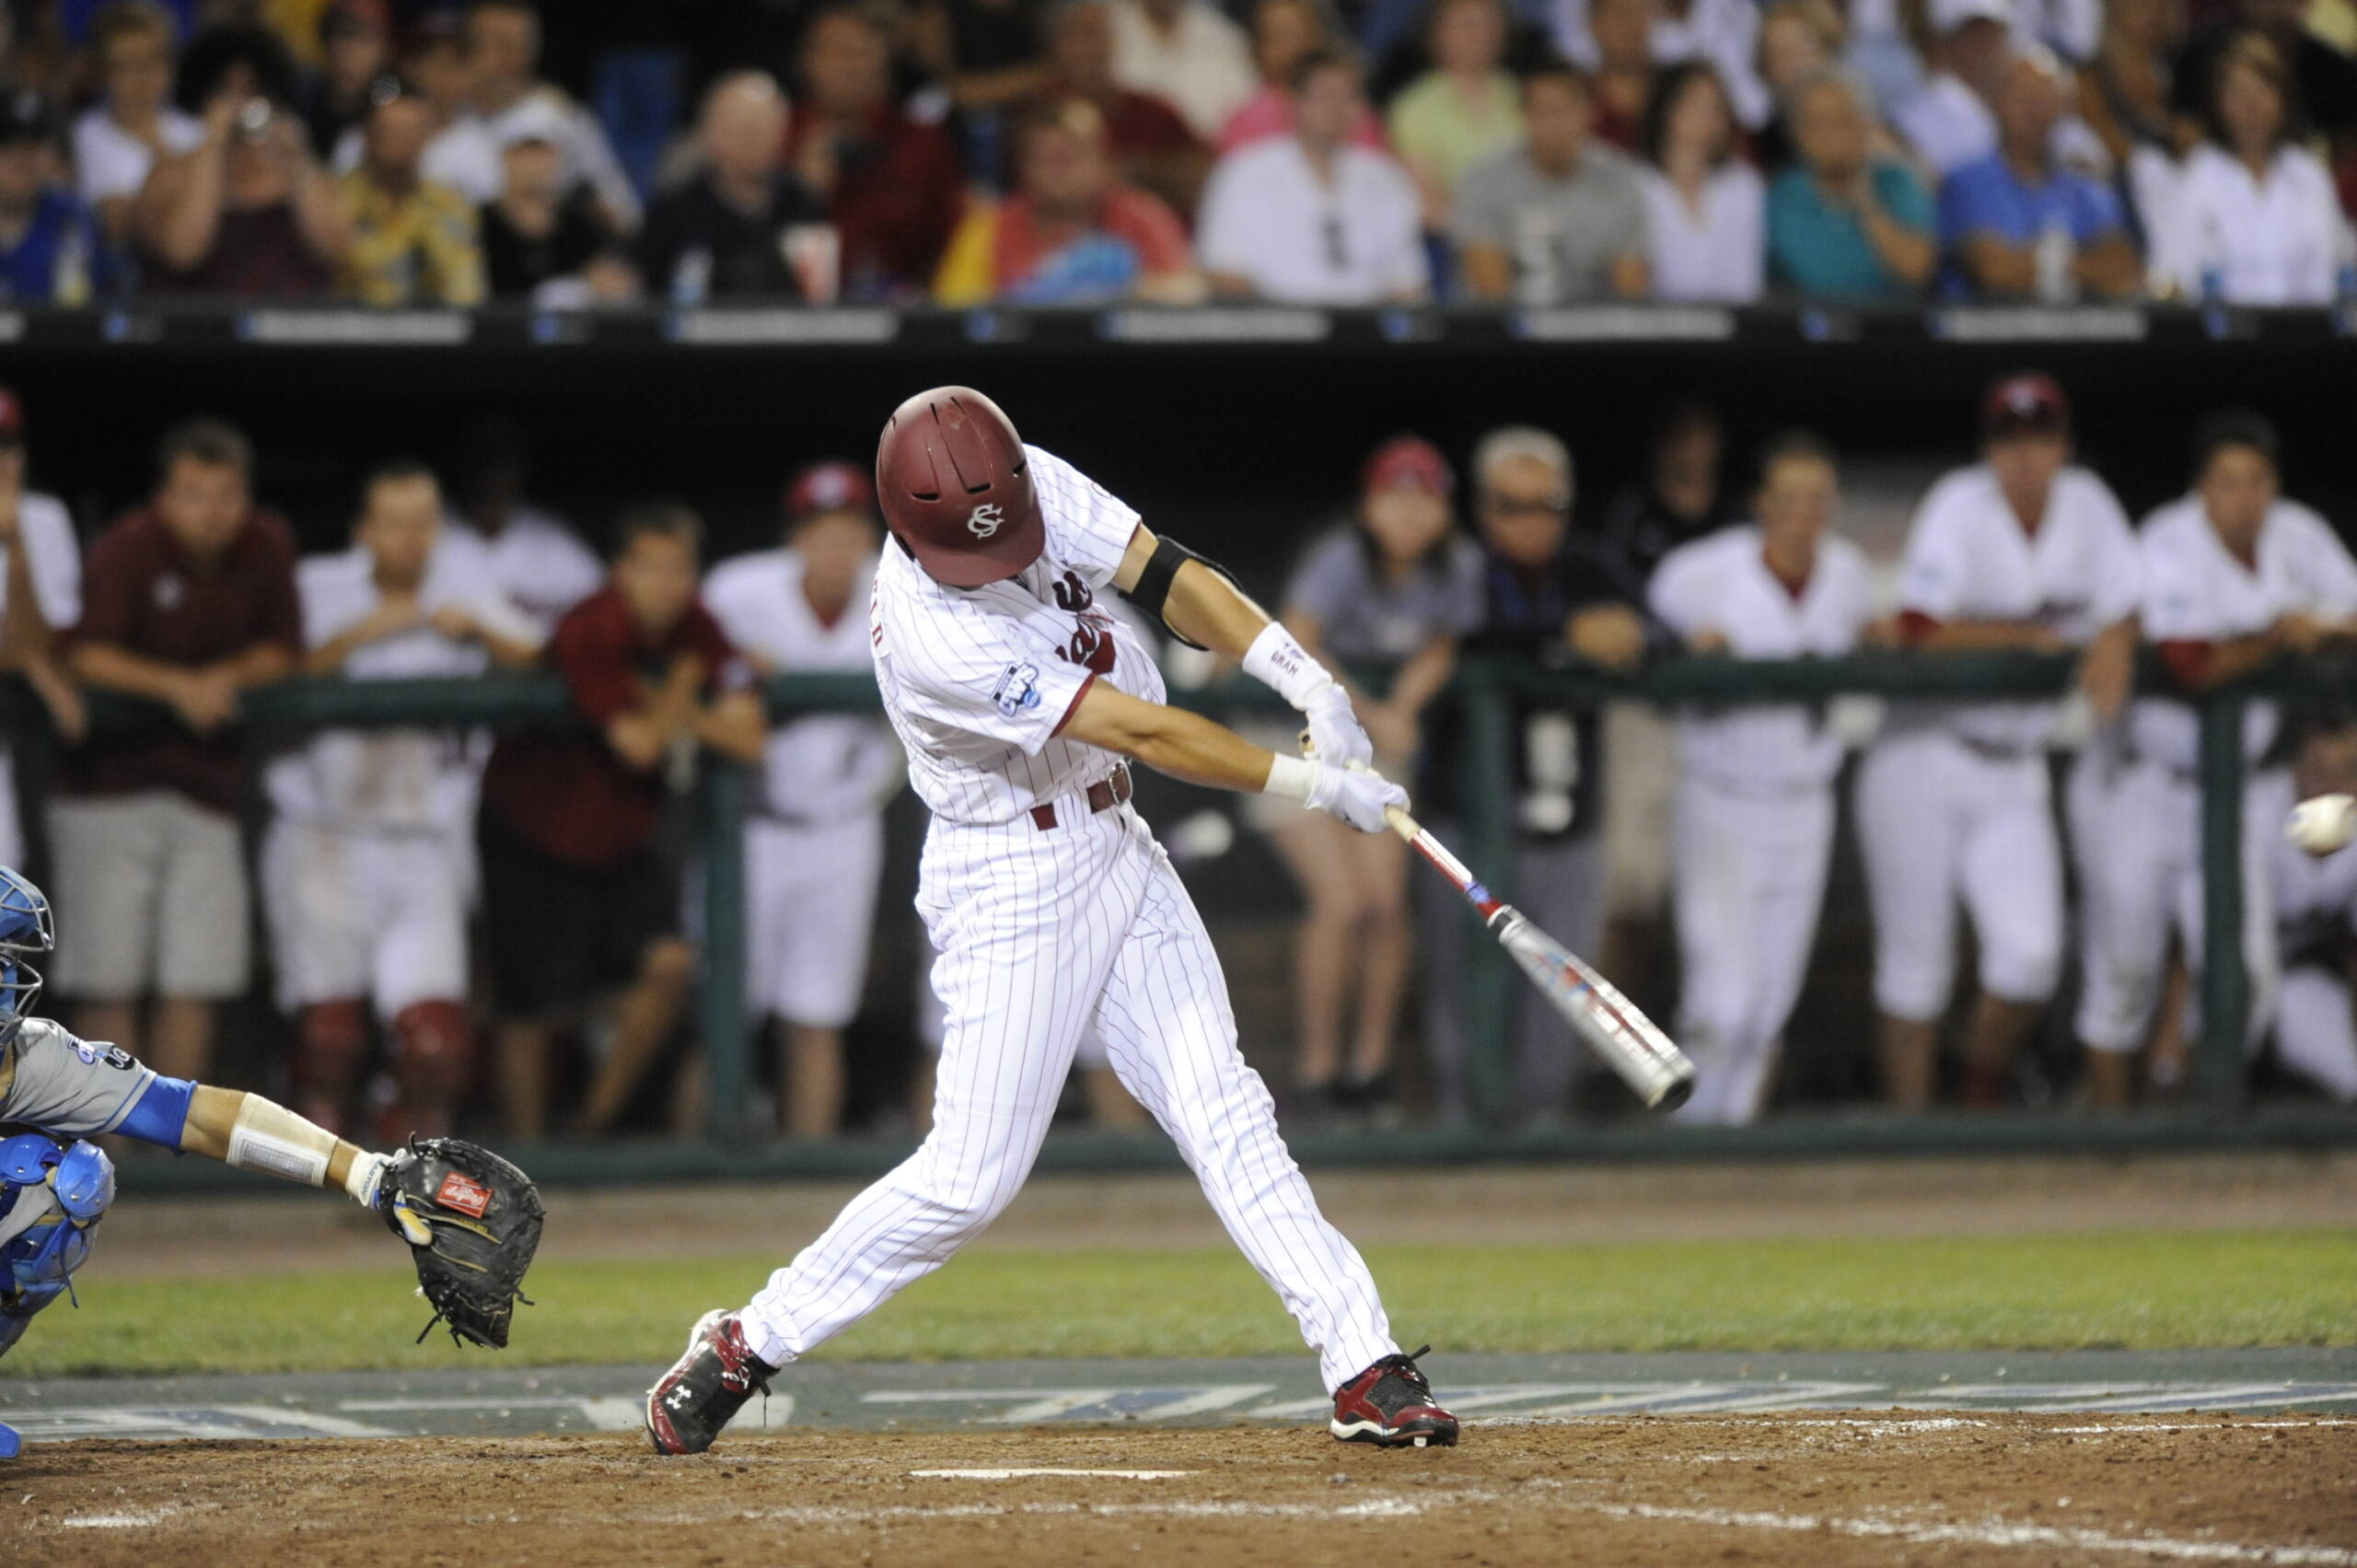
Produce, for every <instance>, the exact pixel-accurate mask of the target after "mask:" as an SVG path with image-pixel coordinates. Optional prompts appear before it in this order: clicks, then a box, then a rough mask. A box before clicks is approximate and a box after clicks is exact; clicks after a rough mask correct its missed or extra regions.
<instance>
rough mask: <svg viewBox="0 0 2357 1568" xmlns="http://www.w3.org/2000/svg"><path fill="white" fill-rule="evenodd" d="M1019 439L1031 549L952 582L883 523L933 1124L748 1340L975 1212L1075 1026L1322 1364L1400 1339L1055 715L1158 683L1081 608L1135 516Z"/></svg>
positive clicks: (949, 1238) (919, 1256) (1038, 1128)
mask: <svg viewBox="0 0 2357 1568" xmlns="http://www.w3.org/2000/svg"><path fill="white" fill-rule="evenodd" d="M1024 450H1025V452H1026V454H1027V456H1028V459H1029V462H1030V465H1031V472H1032V475H1033V478H1034V482H1035V483H1036V485H1037V488H1038V493H1039V504H1040V508H1041V511H1042V513H1043V514H1044V517H1045V523H1046V547H1045V549H1044V551H1043V552H1042V553H1041V555H1040V557H1039V560H1037V561H1035V562H1033V563H1032V564H1031V565H1030V566H1028V568H1026V569H1025V570H1024V571H1023V572H1022V573H1021V574H1020V575H1018V576H1016V577H1015V578H1013V579H1010V580H1007V581H1004V582H999V583H993V584H991V585H988V586H986V587H980V588H973V589H957V588H949V587H943V586H942V585H941V584H939V583H936V582H935V581H934V580H933V579H932V578H931V577H929V576H927V575H925V574H924V573H923V570H921V569H920V568H919V567H918V565H917V564H916V563H915V562H914V561H913V560H911V558H910V557H909V556H908V555H907V553H906V552H904V551H902V550H901V549H900V548H899V547H898V546H897V545H892V546H887V548H886V551H885V555H884V560H883V562H882V564H881V565H880V566H879V567H878V569H877V580H876V593H875V603H874V609H873V611H872V615H871V622H870V624H871V629H872V635H873V639H874V651H875V660H876V669H877V680H878V683H879V684H880V686H881V687H882V689H883V692H884V701H885V706H886V709H887V711H888V713H889V714H890V715H891V719H892V723H893V726H894V727H895V728H896V729H897V730H898V731H899V733H900V738H901V741H902V743H903V745H904V746H905V748H906V749H907V751H908V753H909V773H910V777H911V781H912V782H913V783H914V784H915V786H916V789H917V792H918V794H919V795H920V796H923V799H924V801H925V803H926V805H928V806H930V807H932V808H933V813H934V818H933V824H932V827H931V830H929V832H928V833H927V835H926V839H925V848H924V855H923V869H922V874H921V881H920V885H919V890H918V900H917V901H918V910H919V912H920V913H922V914H923V917H924V921H925V926H926V929H927V931H928V932H929V934H930V935H931V936H932V938H933V942H934V946H935V948H936V949H938V950H939V952H940V954H941V957H940V958H939V959H938V960H937V961H936V962H935V966H934V972H933V978H934V988H935V991H937V992H938V993H940V996H941V999H942V1002H943V1004H944V1005H945V1006H946V1009H947V1014H948V1024H947V1030H946V1038H945V1039H944V1040H943V1044H942V1051H941V1063H940V1068H939V1074H938V1079H937V1087H936V1090H935V1102H934V1129H933V1132H932V1133H931V1134H930V1135H929V1136H928V1137H927V1138H926V1139H925V1141H924V1144H923V1146H922V1147H921V1148H919V1149H918V1151H917V1152H916V1153H915V1154H914V1155H912V1156H910V1158H909V1159H908V1160H907V1161H906V1162H904V1163H903V1164H902V1165H901V1166H900V1167H899V1168H898V1169H896V1170H894V1171H893V1172H891V1173H890V1174H889V1175H888V1176H886V1177H885V1178H884V1179H882V1180H880V1181H878V1182H877V1184H876V1185H874V1186H873V1187H870V1188H869V1189H868V1190H867V1191H865V1192H863V1193H861V1194H860V1195H859V1196H858V1197H857V1198H854V1199H853V1201H852V1202H851V1203H850V1204H849V1205H848V1206H847V1207H845V1209H844V1210H843V1212H842V1215H841V1216H840V1217H838V1218H837V1219H836V1221H835V1223H834V1224H833V1225H830V1227H829V1228H828V1230H827V1232H826V1234H825V1235H823V1236H821V1237H819V1239H818V1240H816V1241H815V1242H813V1243H811V1244H810V1246H809V1247H808V1248H807V1249H804V1251H803V1252H802V1253H801V1255H800V1256H799V1257H797V1258H795V1260H794V1261H793V1262H792V1263H791V1264H790V1265H788V1266H787V1267H785V1268H784V1269H781V1270H779V1271H778V1272H776V1273H775V1274H773V1275H772V1277H771V1279H770V1282H769V1283H768V1284H767V1286H765V1287H764V1288H763V1289H762V1290H761V1293H760V1294H759V1295H756V1296H755V1297H754V1298H753V1300H752V1302H751V1304H750V1305H749V1307H747V1308H746V1309H745V1311H744V1313H743V1315H742V1322H743V1328H744V1333H745V1338H746V1341H747V1343H748V1344H749V1347H750V1349H751V1351H752V1353H754V1354H755V1355H756V1356H758V1357H760V1358H761V1360H762V1361H763V1362H766V1363H768V1364H769V1365H772V1366H778V1365H784V1364H785V1363H787V1362H789V1361H792V1360H794V1359H795V1357H796V1356H799V1355H801V1354H803V1353H806V1352H807V1351H809V1350H810V1349H811V1348H812V1347H814V1346H816V1345H818V1344H819V1343H821V1342H824V1341H826V1340H828V1339H830V1338H831V1337H832V1336H833V1335H834V1334H836V1333H838V1332H840V1331H841V1330H843V1329H844V1328H846V1327H848V1326H849V1325H851V1324H852V1323H853V1322H855V1321H857V1320H858V1319H859V1318H862V1317H864V1316H865V1315H866V1314H867V1313H868V1312H870V1311H872V1310H874V1309H875V1308H876V1307H878V1306H880V1305H881V1304H882V1303H883V1302H885V1301H886V1300H888V1298H890V1297H891V1296H892V1295H894V1294H895V1293H897V1292H898V1291H900V1289H901V1288H902V1287H903V1286H905V1285H907V1284H909V1283H911V1281H913V1280H916V1279H918V1278H919V1277H921V1276H923V1274H925V1273H928V1272H931V1271H932V1270H933V1269H935V1268H937V1267H938V1266H939V1265H940V1264H941V1263H942V1262H944V1261H945V1260H947V1259H948V1258H949V1256H950V1255H951V1254H952V1253H954V1252H956V1251H957V1250H958V1248H959V1247H961V1246H962V1245H964V1244H965V1243H966V1242H967V1241H968V1240H970V1239H971V1238H972V1237H974V1236H976V1235H977V1234H979V1233H980V1232H981V1229H982V1228H983V1226H985V1225H988V1224H989V1223H990V1221H991V1220H992V1219H993V1217H994V1216H996V1215H997V1214H998V1213H999V1211H1000V1210H1002V1209H1004V1207H1005V1206H1006V1204H1007V1203H1008V1202H1010V1201H1011V1200H1012V1199H1013V1198H1014V1196H1015V1193H1016V1190H1017V1189H1018V1188H1019V1187H1020V1186H1021V1185H1022V1183H1023V1179H1024V1178H1025V1176H1026V1175H1027V1174H1028V1172H1029V1170H1030V1168H1031V1164H1032V1161H1033V1160H1034V1159H1035V1158H1036V1157H1037V1156H1038V1154H1039V1144H1040V1140H1041V1139H1042V1138H1043V1137H1045V1136H1046V1133H1047V1130H1048V1122H1049V1120H1050V1118H1051V1116H1052V1114H1053V1112H1054V1110H1055V1105H1056V1099H1057V1096H1058V1094H1059V1092H1060V1091H1061V1089H1062V1086H1063V1082H1064V1079H1065V1076H1066V1075H1067V1074H1068V1073H1069V1072H1070V1070H1071V1067H1072V1062H1073V1055H1074V1048H1075V1045H1076V1043H1077V1041H1078V1040H1079V1038H1080V1035H1081V1032H1082V1030H1083V1029H1084V1028H1092V1027H1093V1028H1095V1029H1096V1030H1097V1033H1098V1034H1100V1035H1101V1036H1103V1038H1104V1040H1105V1044H1106V1046H1107V1049H1108V1053H1109V1056H1110V1059H1111V1064H1112V1066H1113V1069H1114V1071H1115V1072H1116V1073H1118V1074H1120V1079H1121V1082H1122V1083H1123V1085H1124V1086H1127V1087H1128V1089H1129V1090H1130V1092H1131V1093H1132V1094H1133V1095H1135V1096H1136V1097H1137V1098H1138V1099H1139V1101H1140V1102H1141V1103H1142V1104H1144V1106H1145V1107H1146V1109H1148V1110H1150V1111H1152V1112H1153V1114H1154V1117H1155V1121H1158V1122H1159V1123H1160V1124H1161V1125H1162V1127H1163V1129H1164V1130H1165V1131H1166V1132H1168V1133H1169V1134H1170V1136H1171V1138H1172V1139H1173V1140H1174V1141H1175V1142H1176V1143H1177V1144H1178V1145H1179V1151H1180V1153H1181V1154H1182V1155H1184V1156H1186V1159H1187V1162H1188V1164H1189V1165H1190V1167H1192V1168H1193V1169H1194V1170H1195V1171H1196V1172H1197V1174H1198V1176H1199V1178H1200V1179H1201V1180H1202V1186H1203V1191H1204V1194H1205V1196H1206V1197H1208V1198H1209V1199H1210V1201H1211V1202H1212V1205H1213V1208H1214V1209H1215V1210H1216V1211H1217V1212H1218V1214H1219V1215H1220V1218H1221V1220H1222V1221H1223V1222H1224V1223H1225V1225H1226V1227H1227V1230H1228V1233H1229V1234H1230V1235H1232V1236H1234V1237H1236V1238H1237V1243H1238V1244H1239V1245H1240V1246H1241V1247H1242V1249H1243V1250H1244V1252H1245V1254H1246V1256H1247V1257H1248V1259H1249V1260H1251V1262H1252V1264H1253V1266H1254V1267H1255V1268H1256V1269H1258V1270H1259V1271H1260V1275H1261V1277H1262V1278H1263V1279H1265V1280H1267V1281H1268V1282H1269V1283H1270V1284H1271V1286H1273V1287H1274V1288H1275V1289H1276V1291H1277V1293H1278V1294H1279V1295H1280V1296H1281V1297H1282V1298H1283V1302H1284V1305H1285V1307H1286V1308H1287V1310H1289V1311H1290V1312H1291V1313H1292V1314H1293V1316H1294V1318H1295V1321H1296V1322H1297V1323H1299V1324H1300V1326H1301V1331H1302V1336H1303V1338H1304V1339H1305V1340H1306V1341H1307V1342H1309V1344H1310V1345H1311V1346H1312V1347H1313V1348H1314V1349H1315V1350H1316V1351H1317V1352H1318V1356H1319V1359H1320V1362H1321V1364H1322V1367H1323V1370H1324V1372H1325V1375H1326V1382H1327V1386H1328V1387H1329V1388H1337V1387H1340V1386H1341V1384H1343V1383H1344V1382H1346V1381H1348V1380H1349V1379H1350V1378H1351V1377H1352V1376H1353V1375H1354V1374H1355V1373H1357V1372H1358V1371H1359V1369H1361V1368H1362V1367H1364V1366H1367V1365H1369V1364H1371V1363H1372V1362H1374V1361H1376V1360H1377V1359H1379V1358H1381V1357H1383V1356H1386V1355H1389V1354H1392V1353H1395V1352H1396V1351H1397V1349H1398V1347H1397V1346H1396V1345H1395V1344H1394V1343H1393V1342H1392V1340H1391V1337H1390V1330H1389V1325H1388V1323H1387V1320H1386V1318H1385V1317H1384V1313H1383V1307H1382V1305H1381V1303H1380V1302H1379V1300H1378V1299H1377V1297H1376V1289H1375V1283H1374V1281H1373V1280H1372V1278H1370V1277H1369V1275H1368V1273H1367V1271H1366V1265H1365V1264H1364V1262H1363V1261H1362V1260H1360V1257H1359V1255H1358V1252H1357V1251H1356V1249H1353V1247H1352V1246H1351V1244H1350V1243H1349V1242H1348V1241H1346V1240H1345V1239H1343V1237H1341V1235H1340V1234H1339V1233H1338V1232H1336V1231H1335V1230H1334V1228H1333V1227H1332V1226H1331V1225H1329V1224H1328V1223H1327V1222H1326V1220H1325V1217H1324V1216H1323V1215H1322V1214H1319V1213H1318V1205H1317V1202H1316V1200H1315V1199H1314V1198H1313V1197H1312V1196H1311V1195H1310V1191H1309V1185H1308V1183H1307V1182H1306V1180H1305V1179H1303V1177H1302V1175H1301V1173H1300V1171H1299V1170H1298V1169H1297V1168H1296V1167H1295V1166H1294V1163H1293V1161H1292V1158H1291V1156H1288V1155H1287V1154H1286V1152H1285V1149H1284V1145H1283V1141H1282V1139H1281V1138H1280V1137H1279V1135H1278V1132H1277V1127H1276V1117H1275V1109H1274V1106H1273V1104H1272V1102H1271V1098H1270V1096H1269V1091H1268V1089H1267V1087H1266V1086H1264V1085H1263V1084H1262V1083H1261V1081H1260V1075H1259V1074H1256V1073H1254V1072H1253V1071H1252V1069H1251V1068H1250V1067H1249V1066H1248V1065H1247V1064H1246V1063H1245V1062H1244V1059H1243V1057H1242V1055H1241V1054H1240V1053H1239V1052H1238V1051H1237V1047H1236V1022H1235V1017H1234V1015H1233V1014H1232V1013H1231V1012H1230V1011H1229V1007H1228V999H1227V988H1226V982H1225V979H1224V977H1223V976H1222V975H1221V972H1220V966H1219V959H1218V958H1217V956H1216V955H1215V954H1214V953H1213V948H1212V944H1211V939H1210V937H1209V936H1208V935H1207V934H1206V933H1205V932H1204V930H1203V924H1202V918H1201V917H1200V916H1199V915H1198V914H1197V913H1196V912H1195V907H1194V904H1193V902H1192V900H1190V899H1189V897H1188V895H1187V890H1186V889H1185V887H1184V886H1183V885H1182V884H1181V883H1180V882H1179V877H1178V874H1177V873H1176V872H1175V871H1174V870H1172V868H1171V865H1170V861H1169V857H1168V856H1167V855H1166V854H1164V853H1163V850H1162V847H1161V845H1159V844H1158V843H1156V842H1155V839H1154V835H1153V834H1152V833H1151V832H1150V831H1149V830H1147V829H1146V827H1145V824H1144V822H1143V821H1142V820H1141V819H1139V818H1138V816H1137V814H1136V813H1135V812H1134V811H1133V810H1132V809H1131V808H1130V807H1129V806H1128V804H1127V801H1126V795H1127V792H1126V790H1121V789H1114V788H1107V787H1105V786H1106V785H1107V784H1108V783H1109V781H1112V780H1113V779H1114V778H1115V775H1116V774H1117V772H1119V770H1120V759H1119V758H1117V757H1115V756H1114V755H1113V754H1112V753H1110V752H1108V751H1104V750H1101V749H1097V748H1095V747H1091V746H1086V745H1081V744H1079V743H1076V742H1074V741H1070V740H1063V739H1060V738H1057V734H1056V732H1057V730H1058V729H1059V728H1060V727H1061V726H1062V723H1063V721H1064V718H1065V715H1066V714H1069V713H1070V712H1071V711H1072V709H1073V708H1074V705H1075V704H1076V703H1078V701H1079V699H1080V697H1081V695H1082V694H1083V693H1084V691H1086V688H1087V686H1088V684H1089V683H1090V682H1091V681H1092V680H1097V679H1103V680H1109V681H1111V682H1112V683H1113V684H1114V685H1115V686H1116V687H1118V688H1119V689H1120V690H1121V691H1127V692H1130V693H1131V694H1132V695H1135V696H1139V697H1143V698H1146V699H1148V700H1151V701H1159V700H1160V699H1161V697H1162V695H1163V686H1162V679H1161V676H1160V675H1159V673H1158V672H1157V671H1156V670H1155V668H1154V666H1153V664H1152V662H1151V660H1150V659H1148V658H1147V657H1146V656H1145V655H1144V651H1143V648H1142V645H1141V644H1140V643H1139V642H1138V640H1137V638H1136V637H1135V635H1134V634H1132V633H1129V632H1128V631H1127V630H1126V629H1125V628H1124V627H1122V626H1121V625H1120V623H1119V622H1118V621H1115V620H1114V619H1113V618H1112V617H1110V616H1109V615H1107V614H1106V613H1105V612H1104V611H1103V610H1099V609H1097V608H1096V599H1097V595H1098V594H1100V593H1103V592H1106V591H1108V588H1109V584H1110V583H1111V581H1112V577H1113V574H1114V572H1115V570H1116V569H1117V568H1118V566H1119V565H1120V561H1121V557H1122V554H1123V552H1125V551H1126V550H1127V549H1128V546H1129V542H1130V540H1131V538H1132V534H1133V533H1134V531H1135V529H1136V527H1137V523H1138V516H1137V514H1136V513H1135V512H1133V511H1132V510H1131V509H1130V508H1129V507H1128V506H1125V505H1122V504H1121V503H1120V502H1119V501H1117V500H1115V499H1114V498H1113V497H1112V496H1110V495H1109V494H1106V493H1105V492H1104V491H1103V490H1102V489H1101V488H1099V487H1097V485H1095V484H1094V483H1092V482H1090V481H1089V480H1088V479H1087V478H1086V476H1085V475H1083V474H1081V473H1080V472H1079V471H1078V470H1074V468H1073V467H1072V466H1071V465H1070V464H1067V463H1065V462H1062V460H1060V459H1056V458H1054V457H1052V456H1051V455H1050V454H1048V453H1046V452H1043V451H1040V450H1039V448H1038V447H1025V448H1024Z"/></svg>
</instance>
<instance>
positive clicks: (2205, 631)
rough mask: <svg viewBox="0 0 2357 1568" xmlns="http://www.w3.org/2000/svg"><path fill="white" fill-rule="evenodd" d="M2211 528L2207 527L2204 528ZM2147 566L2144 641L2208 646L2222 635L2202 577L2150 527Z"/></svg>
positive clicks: (2147, 539) (2145, 554) (2146, 547)
mask: <svg viewBox="0 0 2357 1568" xmlns="http://www.w3.org/2000/svg"><path fill="white" fill-rule="evenodd" d="M2204 526H2207V525H2204ZM2142 555H2143V566H2144V637H2145V640H2146V641H2147V642H2154V643H2207V642H2211V641H2213V640H2215V639H2216V638H2217V637H2218V636H2219V634H2220V632H2221V627H2220V624H2219V621H2218V616H2217V613H2216V611H2215V610H2214V608H2213V607H2212V604H2211V602H2210V596H2209V595H2208V594H2207V593H2205V592H2204V591H2203V588H2202V585H2201V582H2200V572H2199V571H2198V570H2197V569H2196V568H2194V567H2193V566H2192V565H2191V564H2189V563H2187V562H2186V561H2185V560H2183V559H2182V558H2181V557H2180V556H2179V554H2178V553H2177V552H2175V551H2172V550H2170V549H2169V548H2168V541H2167V539H2166V538H2165V536H2163V535H2160V534H2159V533H2158V530H2156V529H2154V528H2151V526H2150V525H2148V528H2147V534H2146V541H2145V548H2144V550H2143V551H2142Z"/></svg>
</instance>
